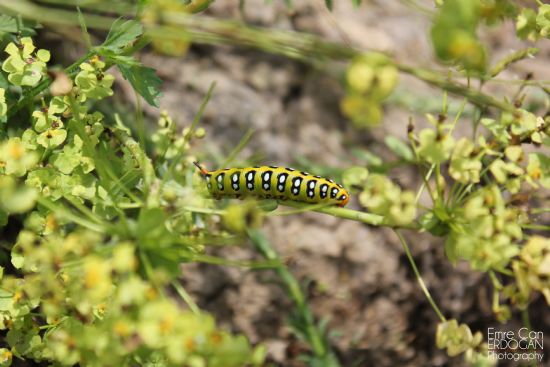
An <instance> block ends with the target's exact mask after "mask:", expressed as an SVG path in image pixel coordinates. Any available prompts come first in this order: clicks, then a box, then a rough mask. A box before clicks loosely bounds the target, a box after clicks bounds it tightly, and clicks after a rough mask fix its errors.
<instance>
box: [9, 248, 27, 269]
mask: <svg viewBox="0 0 550 367" xmlns="http://www.w3.org/2000/svg"><path fill="white" fill-rule="evenodd" d="M11 263H12V265H13V266H14V267H15V268H16V269H21V267H22V266H23V264H24V263H25V257H23V254H21V253H20V252H17V251H12V253H11Z"/></svg>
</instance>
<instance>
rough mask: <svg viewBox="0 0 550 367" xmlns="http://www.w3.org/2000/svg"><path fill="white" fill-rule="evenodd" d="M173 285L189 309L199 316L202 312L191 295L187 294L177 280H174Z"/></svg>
mask: <svg viewBox="0 0 550 367" xmlns="http://www.w3.org/2000/svg"><path fill="white" fill-rule="evenodd" d="M171 284H172V287H174V289H175V290H176V292H177V293H178V295H179V296H180V297H181V299H182V300H183V301H184V302H185V303H186V304H187V306H188V307H189V309H190V310H191V311H192V312H193V313H194V314H197V315H198V314H200V312H201V310H200V308H199V306H197V304H196V303H195V301H194V300H193V298H192V297H191V295H190V294H189V293H187V291H186V290H185V288H183V286H182V285H181V284H180V283H179V282H178V281H177V280H173V281H172V283H171Z"/></svg>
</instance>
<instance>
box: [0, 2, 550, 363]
mask: <svg viewBox="0 0 550 367" xmlns="http://www.w3.org/2000/svg"><path fill="white" fill-rule="evenodd" d="M210 3H211V2H210V1H186V2H179V1H160V0H159V1H149V2H144V3H142V4H141V5H140V16H141V19H140V20H141V22H140V21H137V20H123V19H122V18H121V19H118V20H115V21H114V22H113V24H112V27H111V30H110V32H109V34H108V36H107V38H106V40H105V42H103V43H102V44H101V45H97V46H95V47H94V46H92V45H90V50H89V51H88V53H87V54H86V55H85V56H83V57H82V58H81V59H80V60H78V61H77V62H76V63H75V64H73V65H71V66H70V67H68V68H66V69H65V70H64V71H63V72H57V73H58V74H57V75H58V76H61V77H59V78H58V77H56V76H55V75H56V74H55V72H52V71H51V70H48V62H49V60H50V53H49V51H47V50H43V49H38V50H37V49H36V47H35V46H34V44H33V40H32V39H31V38H30V37H27V36H28V35H29V34H32V33H33V30H32V29H31V28H29V26H28V24H29V23H25V22H22V21H21V20H20V19H19V18H13V17H9V16H6V15H0V32H2V34H0V35H1V36H2V37H3V39H4V40H5V43H4V44H6V48H5V51H6V52H7V56H6V57H5V59H4V61H3V64H2V70H3V73H0V231H1V234H2V235H4V234H6V236H5V238H4V236H3V237H2V238H1V239H0V241H1V245H2V248H3V249H4V250H3V251H4V256H3V258H4V262H3V263H2V264H1V265H2V266H1V267H0V328H1V329H2V330H5V334H6V337H5V344H4V345H3V346H4V348H1V349H0V364H1V365H9V364H10V363H12V360H13V358H14V357H16V358H22V359H27V360H33V361H36V362H42V363H47V364H52V365H76V364H78V365H91V366H95V365H97V366H111V365H112V366H135V365H155V366H193V367H195V366H197V367H199V366H242V365H247V364H248V365H261V364H262V363H263V360H264V354H265V350H264V348H263V347H262V346H261V345H260V346H257V347H255V348H254V347H252V346H251V345H250V344H249V343H248V341H247V340H246V338H244V337H243V336H241V335H232V334H230V333H227V332H226V331H223V330H222V329H220V328H218V327H217V326H216V325H215V322H214V319H213V317H212V316H210V315H208V314H207V313H205V312H202V311H200V310H199V309H198V307H197V306H196V305H194V304H193V303H192V301H191V300H190V299H189V298H188V297H186V296H185V293H184V292H181V286H179V283H177V277H178V276H179V273H180V264H181V263H183V262H191V261H209V262H215V263H221V264H227V263H228V261H227V260H225V259H218V258H215V257H209V256H206V255H204V253H203V252H204V248H205V246H206V245H207V244H208V243H209V241H211V240H220V241H222V240H227V238H228V237H229V233H231V236H242V235H243V234H247V235H248V236H249V237H250V238H251V240H252V242H253V244H254V245H255V246H256V248H257V249H258V251H260V253H262V255H263V256H264V257H265V258H267V259H268V260H269V261H272V263H269V264H270V265H272V264H275V265H274V267H275V269H276V271H277V273H278V274H279V276H280V278H281V280H282V282H283V283H284V284H285V286H286V291H287V294H288V295H289V297H290V298H291V299H292V300H293V301H294V303H295V304H296V313H295V314H293V317H292V318H291V326H292V328H293V330H294V332H295V333H296V334H297V335H298V336H299V337H300V338H301V339H302V340H304V341H306V342H307V343H308V345H309V346H310V347H311V354H312V355H311V356H308V357H305V358H304V359H305V360H306V361H307V362H308V363H309V364H311V365H323V366H337V365H338V362H337V359H336V357H335V356H334V354H333V353H332V351H331V350H330V345H329V344H330V340H329V338H328V337H327V333H326V330H325V327H324V326H323V325H319V324H317V323H316V322H315V319H314V317H313V316H312V314H311V311H310V310H309V308H308V305H307V300H306V299H305V296H304V295H303V293H302V292H301V289H300V285H299V284H298V283H297V281H296V280H295V279H294V278H293V277H292V275H291V274H290V273H289V271H288V269H286V267H285V266H284V265H283V264H282V263H281V261H280V258H279V257H278V256H277V254H276V253H275V252H274V251H273V249H271V248H270V247H269V241H268V240H267V239H266V238H264V237H263V236H262V235H261V234H260V233H259V232H258V231H257V230H254V228H259V227H261V225H262V220H263V218H264V216H265V214H264V212H265V211H268V210H275V209H276V208H277V203H274V202H269V203H262V204H261V205H258V204H257V203H254V202H248V201H247V202H244V203H232V204H231V205H229V206H227V207H226V208H225V209H224V210H219V209H217V208H216V205H215V204H214V203H213V202H212V201H211V200H209V199H208V198H206V197H205V196H204V195H203V193H204V192H205V191H206V190H205V189H204V187H203V185H202V181H201V180H200V179H199V178H198V177H197V176H196V173H194V172H195V170H194V169H193V167H192V165H191V162H193V161H194V160H195V158H196V157H194V152H193V151H192V150H191V149H192V146H193V144H192V143H193V142H194V141H196V140H197V139H202V138H204V137H205V134H206V133H205V130H204V129H202V128H200V127H199V128H197V126H196V123H197V122H198V121H199V119H200V116H201V114H202V111H203V110H204V106H205V104H206V102H207V100H208V98H209V96H210V94H208V95H207V97H206V98H205V101H204V103H203V105H202V106H201V108H200V110H199V113H198V115H197V117H196V119H195V122H194V123H193V125H192V126H188V127H186V128H185V129H184V130H183V131H182V132H178V129H177V126H176V124H175V123H174V121H173V120H172V118H171V117H170V116H168V115H167V114H166V113H162V114H161V116H160V118H159V120H158V126H157V128H156V129H153V131H151V132H150V134H142V135H143V139H142V140H143V141H140V142H138V141H136V140H135V139H134V137H133V130H134V128H136V126H134V125H130V124H128V125H130V126H126V125H125V123H127V121H128V120H129V119H128V120H127V119H125V118H121V117H120V116H118V115H115V116H105V115H103V114H102V113H101V112H99V110H98V109H97V108H96V106H97V104H98V103H99V102H100V101H103V102H107V103H108V102H109V101H110V99H109V97H111V96H113V94H114V92H113V83H114V77H113V76H112V74H110V73H109V69H110V68H111V67H117V68H118V69H119V71H120V72H121V74H122V75H123V77H124V78H125V79H126V80H127V81H128V82H129V83H130V85H131V86H132V87H133V89H134V90H135V91H136V92H137V93H138V94H140V95H141V96H142V97H143V98H144V99H145V100H146V101H147V102H148V103H149V104H151V105H152V106H158V105H159V98H160V96H161V93H160V90H159V88H160V84H161V80H160V78H158V76H157V75H156V73H155V71H154V70H153V69H151V68H148V67H147V66H144V65H142V64H141V63H140V62H139V61H138V60H137V59H136V58H135V57H134V54H135V52H136V51H137V50H139V49H140V48H141V47H143V46H145V45H147V44H149V43H151V44H152V45H153V48H154V49H155V50H159V51H161V52H164V53H169V54H172V55H181V54H182V53H184V52H185V51H186V50H187V48H188V47H189V43H190V40H191V38H190V37H191V36H190V35H194V37H196V39H193V40H194V41H197V40H198V41H199V42H204V43H216V42H217V43H224V42H234V43H235V44H241V45H246V46H252V47H257V48H259V49H261V50H264V51H268V52H274V53H278V54H280V55H285V56H287V57H293V58H296V59H299V60H301V61H306V62H311V60H313V62H315V63H320V62H326V61H327V60H330V59H339V60H341V59H345V60H348V61H349V62H350V64H349V66H348V68H347V70H346V72H345V75H344V78H343V84H344V86H345V90H346V94H345V96H344V98H343V99H342V101H341V104H340V106H341V110H342V112H343V113H344V115H345V116H346V117H348V118H349V119H350V120H351V121H352V122H353V124H354V127H356V128H360V129H364V128H373V127H375V126H376V125H378V124H380V123H381V121H382V117H383V107H382V104H383V103H384V102H387V98H388V96H389V95H390V94H391V93H392V92H393V90H394V89H395V87H396V84H397V82H398V74H399V73H400V72H402V73H406V74H409V75H411V76H413V77H416V78H418V79H420V80H423V81H425V82H427V83H429V84H430V85H432V86H436V87H438V88H440V89H442V90H445V96H444V98H443V103H442V108H441V111H440V113H439V115H438V116H437V117H435V116H434V115H431V114H428V115H427V116H426V120H427V122H428V123H429V124H423V125H422V126H423V128H421V129H417V128H416V127H415V124H414V121H412V119H411V121H410V124H409V127H408V141H407V140H401V139H398V138H396V137H392V136H387V137H385V138H384V139H383V143H384V144H385V146H386V147H387V148H388V149H389V151H390V153H391V154H393V160H392V161H390V162H385V161H384V160H383V159H382V158H381V157H383V155H380V156H378V155H374V154H373V153H371V152H365V151H363V150H360V149H355V152H356V153H357V154H355V155H356V159H357V163H356V164H357V165H356V166H352V167H350V168H348V169H346V170H344V172H343V174H342V178H343V182H344V184H345V186H346V187H347V188H348V189H349V190H350V192H352V193H353V194H354V196H356V197H357V199H358V202H359V204H360V205H361V206H362V207H364V208H366V209H367V210H368V211H369V212H364V211H359V210H352V209H343V208H320V209H318V208H315V210H319V211H322V212H323V213H327V214H330V215H334V216H339V217H341V218H345V219H349V220H357V221H361V222H364V223H367V224H369V225H381V226H387V227H391V228H393V229H395V230H396V232H397V233H398V236H399V237H400V240H401V241H402V243H403V244H404V248H405V251H406V254H407V255H408V257H409V261H410V262H411V264H412V267H413V270H414V271H415V274H416V276H417V277H418V279H419V282H420V285H421V287H422V290H423V291H424V292H425V294H426V296H427V298H428V300H429V301H430V303H431V305H432V307H434V310H435V311H436V313H437V315H438V317H439V318H440V319H441V323H440V324H439V326H438V329H437V334H436V343H437V346H438V347H439V348H445V349H446V350H447V353H448V354H449V355H450V356H456V355H459V354H463V355H464V356H465V360H466V362H467V363H469V364H475V365H480V366H486V365H487V366H488V365H491V363H490V361H488V360H487V358H486V356H485V351H486V347H485V346H484V345H483V343H482V337H481V335H480V334H479V333H472V331H471V330H470V328H469V327H468V326H467V325H464V324H459V323H458V322H457V321H456V320H445V318H444V317H443V315H442V313H441V311H439V309H438V308H437V306H436V305H435V302H434V301H433V299H432V298H431V296H430V294H429V292H428V290H427V288H426V286H425V285H424V283H423V282H422V279H421V278H420V274H419V271H418V269H417V268H416V265H415V264H414V259H413V258H412V255H411V254H410V250H409V249H408V247H407V244H406V242H405V240H404V239H403V237H402V236H401V235H400V234H399V231H397V229H399V228H407V229H410V230H415V231H418V232H428V233H431V234H432V235H434V236H438V237H442V246H444V248H445V254H446V256H447V258H448V260H449V263H450V264H456V263H458V262H459V261H465V262H467V263H468V264H469V266H470V267H471V269H472V271H481V272H486V273H487V274H488V276H489V277H490V279H491V281H492V283H493V292H494V294H493V302H492V305H493V312H494V315H495V317H496V319H497V320H499V321H502V322H504V321H506V320H508V319H509V318H511V317H512V315H513V311H514V309H519V310H526V309H528V307H529V305H530V303H531V301H532V300H533V299H535V298H536V297H537V294H541V295H542V296H543V297H544V298H545V300H546V301H547V302H548V304H550V283H549V282H548V279H549V275H550V257H549V256H550V255H549V253H550V243H549V241H548V238H546V237H543V236H541V235H540V234H539V235H537V234H536V233H534V231H536V230H543V231H544V230H545V231H548V229H549V227H548V225H547V224H545V223H541V222H539V221H540V216H539V214H540V213H544V212H548V208H547V203H545V202H544V201H543V200H542V199H541V196H540V195H538V191H537V190H539V189H541V188H547V189H548V188H550V158H549V157H548V147H549V146H550V136H549V135H550V117H549V116H548V111H544V110H543V108H538V107H537V106H535V105H529V104H527V103H524V101H526V100H529V99H528V98H526V97H525V96H524V95H523V93H527V90H524V89H522V92H521V93H518V94H517V95H510V96H505V97H504V98H500V96H499V97H498V98H497V97H492V96H488V95H486V94H483V93H482V92H481V91H480V90H478V89H477V86H476V88H473V87H470V85H474V83H478V84H479V85H483V84H484V83H487V82H489V81H490V80H491V79H492V78H494V77H495V76H496V75H497V74H499V73H500V72H501V71H503V70H506V69H507V68H508V67H509V65H511V64H512V63H513V62H518V61H521V60H522V59H524V58H526V57H529V56H532V55H534V54H536V51H537V49H535V48H527V49H524V50H519V51H517V52H514V53H512V54H511V55H508V56H506V57H505V58H503V59H502V60H500V61H498V62H497V63H496V64H495V65H494V66H493V67H492V68H490V69H489V68H488V60H489V55H488V52H487V49H486V47H485V45H484V44H483V42H482V41H481V39H480V38H479V37H478V32H479V30H480V27H485V26H486V25H490V26H498V23H499V22H501V21H502V20H504V19H507V18H509V19H514V20H515V24H516V32H517V36H518V37H519V38H522V39H528V40H529V41H532V42H535V41H537V40H539V39H542V38H548V37H549V33H550V6H549V5H545V4H542V3H539V4H538V5H539V6H538V7H537V8H533V9H530V8H522V7H520V6H517V5H515V4H514V3H512V2H511V1H507V0H438V1H436V4H437V5H438V6H439V8H438V9H437V12H436V14H435V16H434V19H433V27H432V29H431V39H432V42H433V46H434V50H435V53H436V55H437V57H438V58H439V60H440V61H442V62H444V63H446V64H449V65H451V66H453V67H455V68H456V69H455V70H453V71H452V72H450V73H448V74H447V73H439V72H437V71H434V70H429V69H420V68H414V67H411V66H408V65H405V64H401V63H398V62H397V61H396V60H393V59H392V58H391V57H390V56H386V55H382V54H380V53H361V54H359V53H358V52H357V51H356V50H353V49H350V48H347V47H345V46H342V45H338V44H335V43H328V42H323V41H322V40H319V39H317V38H314V37H312V36H311V35H303V34H300V33H297V32H296V33H291V34H287V33H284V32H274V35H273V36H269V35H268V34H267V32H265V31H261V30H260V29H257V28H251V27H246V26H245V25H240V24H235V23H222V22H219V23H216V22H215V21H213V20H212V19H210V18H206V17H205V18H202V19H200V21H197V20H194V19H193V20H192V21H190V22H187V23H186V21H187V20H188V19H190V15H189V14H188V13H193V12H196V11H201V10H203V9H204V8H205V7H207V6H208V5H209V4H210ZM287 3H289V4H290V2H287ZM353 3H354V5H359V4H360V1H353ZM326 5H327V7H329V8H331V7H332V5H333V2H332V1H326ZM167 14H169V15H174V16H171V17H166V15H167ZM77 19H79V22H80V24H81V26H82V27H83V28H84V29H83V31H84V33H86V29H85V24H84V19H85V17H84V16H83V15H81V16H80V18H77ZM94 19H95V18H94ZM102 19H105V18H102ZM167 19H169V20H167ZM194 22H195V23H194ZM197 24H200V26H198V25H197ZM262 32H263V33H262ZM167 35H168V36H167ZM145 36H146V37H145ZM289 50H292V52H289ZM323 66H324V65H323ZM455 76H459V77H468V81H469V84H468V85H467V86H466V85H462V84H460V83H459V82H457V81H455V80H454V79H455ZM50 78H53V79H54V80H51V79H50ZM62 78H65V81H64V82H63V83H62V84H63V86H62V87H63V88H54V84H55V83H56V82H57V81H59V80H61V79H62ZM535 82H536V81H531V82H530V84H532V87H533V88H537V87H539V84H538V83H535ZM50 83H52V87H51V88H50V89H48V86H49V85H50ZM525 85H527V82H525ZM479 89H481V88H479ZM542 89H543V90H545V89H544V88H542ZM54 91H55V92H54ZM545 91H546V90H545ZM447 92H450V93H453V94H457V95H459V96H462V97H464V102H463V103H464V105H463V106H462V107H461V108H459V109H456V108H455V109H451V108H449V101H448V98H450V97H449V96H448V95H447ZM37 97H38V98H37ZM509 101H510V102H509ZM453 103H455V104H457V103H458V102H457V101H453ZM468 103H471V104H472V106H469V110H466V109H465V106H466V105H467V104H468ZM541 105H542V106H547V105H548V104H547V103H546V104H544V103H542V104H541ZM539 107H540V106H539ZM537 108H538V109H537ZM102 111H103V110H102ZM450 111H453V112H452V113H451V112H450ZM464 111H468V113H463V112H464ZM454 112H456V115H455V116H453V118H452V119H451V118H450V116H449V115H451V114H454ZM468 119H471V125H472V129H471V130H472V131H471V134H468V135H464V134H463V133H461V134H458V133H457V131H455V130H457V129H456V127H457V125H458V124H463V123H467V122H468ZM425 126H428V127H425ZM380 145H381V146H382V147H383V145H382V144H380ZM230 158H231V159H232V158H234V156H233V155H231V156H230ZM399 165H408V166H411V167H412V168H413V169H414V170H415V171H416V172H417V173H418V175H417V176H418V177H420V178H421V179H422V183H421V184H420V185H419V187H418V188H416V190H415V191H413V190H412V189H408V188H404V187H401V186H400V182H398V181H397V180H395V179H392V178H390V177H393V176H392V172H391V170H392V168H394V167H395V166H399ZM411 172H412V171H411ZM194 175H195V176H194ZM268 206H269V207H268ZM310 209H311V208H310V207H307V206H306V207H304V206H302V207H300V209H299V210H298V212H299V211H306V210H310ZM218 216H220V217H221V220H220V218H218ZM13 223H16V225H14V227H13V228H15V230H12V229H11V227H10V231H8V230H7V226H11V225H13ZM19 227H20V228H19ZM228 232H229V233H228ZM543 234H544V233H543ZM233 238H234V237H233ZM239 238H240V237H239ZM262 265H264V266H266V264H262ZM171 286H174V288H176V290H177V291H178V294H180V295H182V298H183V300H184V301H185V302H186V303H187V304H188V306H189V307H188V309H186V308H183V307H181V306H180V305H178V304H177V302H176V300H175V299H174V298H173V297H169V296H167V295H166V293H168V292H166V290H167V289H168V288H169V287H171ZM178 286H179V287H178ZM98 356H99V357H98Z"/></svg>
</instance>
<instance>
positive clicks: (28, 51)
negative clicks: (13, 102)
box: [2, 37, 50, 86]
mask: <svg viewBox="0 0 550 367" xmlns="http://www.w3.org/2000/svg"><path fill="white" fill-rule="evenodd" d="M34 50H35V47H34V44H33V42H32V39H31V38H29V37H23V38H21V47H18V46H17V45H16V44H15V43H13V42H10V43H9V44H8V45H7V46H6V49H5V51H6V52H7V53H8V54H9V55H10V56H9V57H8V58H7V59H6V60H5V61H4V63H3V64H2V70H4V71H5V72H7V73H8V80H9V81H10V82H11V83H12V84H15V85H20V86H34V85H36V84H38V82H39V81H40V79H42V76H43V75H45V74H46V63H47V62H48V61H49V60H50V52H49V51H47V50H42V49H41V50H38V51H37V52H36V53H34V54H33V52H34Z"/></svg>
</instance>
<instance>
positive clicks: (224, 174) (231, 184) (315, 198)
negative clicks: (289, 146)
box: [195, 162, 349, 207]
mask: <svg viewBox="0 0 550 367" xmlns="http://www.w3.org/2000/svg"><path fill="white" fill-rule="evenodd" d="M195 165H196V166H197V168H198V169H199V170H200V172H201V174H202V176H203V177H204V179H205V181H206V185H207V187H208V191H210V193H211V194H212V196H214V197H215V198H220V197H237V198H240V197H246V196H255V197H260V198H266V199H278V200H292V201H299V202H305V203H315V204H321V203H326V204H336V205H338V206H341V207H343V206H345V205H346V204H347V203H348V201H349V193H348V192H347V190H346V189H344V188H343V187H342V186H341V185H339V184H336V183H334V182H333V181H332V180H329V179H326V178H323V177H320V176H314V175H311V174H309V173H307V172H300V171H296V170H294V169H292V168H284V167H276V166H256V167H247V168H226V169H220V170H215V171H207V170H206V169H204V168H203V167H202V166H200V165H199V164H198V163H196V162H195Z"/></svg>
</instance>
